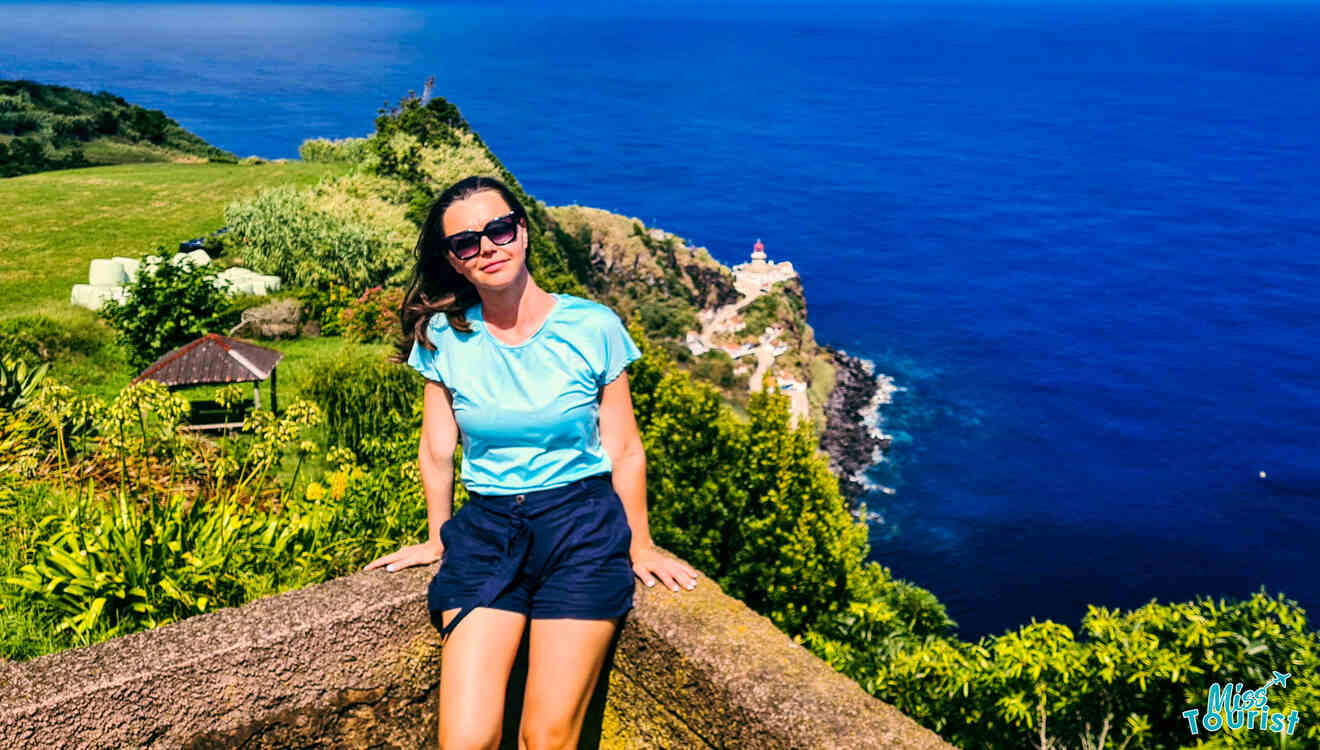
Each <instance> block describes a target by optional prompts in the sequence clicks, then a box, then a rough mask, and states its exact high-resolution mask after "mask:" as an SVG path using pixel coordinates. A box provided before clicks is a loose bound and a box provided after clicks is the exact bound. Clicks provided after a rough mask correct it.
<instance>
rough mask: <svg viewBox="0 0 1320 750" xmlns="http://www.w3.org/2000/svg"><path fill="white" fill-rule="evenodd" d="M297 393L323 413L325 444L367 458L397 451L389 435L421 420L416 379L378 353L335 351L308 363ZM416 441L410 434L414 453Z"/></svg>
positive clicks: (372, 460) (401, 432) (408, 429)
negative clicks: (325, 358) (316, 362)
mask: <svg viewBox="0 0 1320 750" xmlns="http://www.w3.org/2000/svg"><path fill="white" fill-rule="evenodd" d="M301 395H302V397H303V398H306V399H308V400H310V401H312V402H314V403H315V404H316V405H317V406H319V407H320V408H321V411H322V413H323V414H324V415H325V426H326V430H327V433H328V435H329V439H328V444H329V445H331V446H338V447H342V448H346V449H347V450H349V451H352V452H353V454H354V455H355V456H356V457H357V458H359V459H362V460H364V461H366V462H368V463H369V464H375V463H380V462H381V461H383V460H386V459H388V458H389V457H391V456H395V455H397V453H398V451H397V450H395V449H394V446H393V443H394V441H397V440H399V439H401V437H402V436H406V435H408V434H409V433H410V432H411V431H412V430H413V429H414V428H415V427H417V426H418V425H420V423H421V419H420V406H421V399H422V381H421V379H420V378H419V377H417V375H416V373H414V372H413V371H412V370H411V368H409V367H407V366H405V365H400V364H395V363H392V362H389V361H387V360H385V359H384V358H383V357H380V356H378V355H373V354H368V353H353V354H342V355H340V354H338V353H336V356H335V357H334V358H332V359H331V360H330V361H328V362H323V363H319V365H318V366H317V367H315V368H313V369H312V373H311V375H310V377H309V378H308V380H307V381H306V382H305V383H304V384H303V387H302V391H301ZM416 445H417V443H416V440H415V439H412V440H411V448H410V449H409V450H411V451H412V453H413V456H414V457H415V455H416Z"/></svg>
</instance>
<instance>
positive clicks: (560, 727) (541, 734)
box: [518, 714, 578, 750]
mask: <svg viewBox="0 0 1320 750" xmlns="http://www.w3.org/2000/svg"><path fill="white" fill-rule="evenodd" d="M577 730H578V728H577V727H576V726H574V724H573V723H572V722H571V721H542V720H536V719H531V720H529V717H528V716H526V715H525V714H524V715H523V722H522V726H521V727H519V729H518V739H519V743H518V748H519V750H559V749H560V748H572V747H573V746H574V745H575V744H576V743H577Z"/></svg>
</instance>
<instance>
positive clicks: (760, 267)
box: [733, 240, 798, 294]
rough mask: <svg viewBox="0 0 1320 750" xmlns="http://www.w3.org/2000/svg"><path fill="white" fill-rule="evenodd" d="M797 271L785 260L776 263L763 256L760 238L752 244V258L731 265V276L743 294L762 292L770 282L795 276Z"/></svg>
mask: <svg viewBox="0 0 1320 750" xmlns="http://www.w3.org/2000/svg"><path fill="white" fill-rule="evenodd" d="M797 275H798V273H797V271H795V270H793V264H792V263H791V262H790V261H787V260H781V261H779V262H778V263H775V262H774V261H771V260H769V259H767V258H766V256H765V245H762V244H761V241H760V240H757V241H756V244H755V245H752V259H751V260H749V261H747V262H746V263H739V264H738V265H736V266H734V267H733V277H734V280H735V282H736V285H737V287H738V288H739V291H741V292H743V293H744V294H750V293H754V292H764V291H765V290H767V289H769V288H770V285H771V284H774V283H776V282H779V281H788V280H789V279H795V278H797Z"/></svg>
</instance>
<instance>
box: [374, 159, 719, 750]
mask: <svg viewBox="0 0 1320 750" xmlns="http://www.w3.org/2000/svg"><path fill="white" fill-rule="evenodd" d="M528 239H529V237H528V224H527V214H526V212H525V210H524V209H523V206H522V204H521V203H520V202H519V201H518V199H517V197H516V196H514V195H513V193H512V192H511V191H510V190H509V189H508V188H507V187H506V186H505V185H504V184H503V183H501V182H499V181H498V180H495V179H492V178H488V177H469V178H467V179H465V180H462V181H460V182H458V183H456V184H454V185H453V186H451V187H450V188H448V189H447V190H445V191H444V193H442V194H441V195H440V197H439V198H438V199H437V200H436V202H435V205H433V206H432V208H431V211H430V214H429V215H428V216H427V219H426V223H425V225H424V226H423V228H422V233H421V237H420V238H419V239H418V242H417V267H416V271H415V274H414V278H413V283H412V285H411V288H410V289H409V292H408V294H407V296H406V298H405V300H404V306H403V311H402V319H403V332H404V341H403V345H402V347H401V350H400V359H403V355H404V354H405V353H406V355H407V362H408V364H409V365H411V366H412V367H414V368H416V369H417V370H418V371H419V372H421V373H422V374H423V375H424V376H425V377H426V379H427V382H426V386H425V396H424V400H423V416H422V435H421V445H420V447H419V451H418V460H419V462H420V468H421V477H422V488H423V490H424V492H425V495H426V507H427V515H428V519H429V527H430V535H429V538H428V539H427V540H426V541H425V542H422V543H421V544H415V545H410V546H406V547H404V548H402V549H400V550H399V551H397V552H394V553H393V554H390V555H385V556H383V557H381V558H379V559H377V560H375V561H373V562H372V563H371V564H369V565H368V566H367V569H368V570H370V569H373V568H376V567H380V566H385V569H386V570H388V571H395V570H401V569H403V568H405V567H408V566H411V565H424V564H429V563H432V562H435V561H436V560H441V561H442V562H441V565H440V568H439V569H438V570H437V572H436V574H435V576H434V577H433V578H432V580H431V584H430V587H429V589H428V596H427V600H428V607H429V608H430V610H431V621H432V623H433V624H434V625H435V626H436V628H437V629H439V630H440V633H441V637H442V639H444V640H443V643H444V659H443V663H442V666H441V674H440V710H439V714H440V721H439V725H440V728H439V732H440V737H439V740H440V746H441V747H442V748H444V749H445V750H454V749H455V748H479V747H480V748H493V747H496V746H497V745H498V744H499V740H500V729H501V724H502V717H503V710H504V694H505V689H506V687H507V684H508V679H509V672H510V670H511V669H512V666H513V661H514V657H515V656H516V654H517V651H518V647H519V644H520V643H521V640H522V635H523V631H524V628H525V627H529V621H530V633H529V634H528V665H527V670H528V671H527V687H526V694H525V697H524V705H523V714H522V719H521V721H522V723H521V727H520V730H519V733H520V739H521V741H522V743H521V744H522V745H523V746H524V747H526V748H529V749H530V750H538V749H539V748H560V747H573V746H575V745H576V744H577V740H578V735H579V734H580V733H581V730H582V723H583V718H584V716H585V712H586V708H587V702H588V700H589V698H590V696H591V694H592V691H593V690H594V688H595V685H596V682H597V679H598V677H599V675H600V672H601V669H602V666H603V664H604V660H605V657H606V652H607V649H608V647H609V644H610V642H611V640H612V638H613V636H614V632H615V628H616V627H617V626H618V624H619V621H620V619H621V617H622V616H623V615H624V614H626V613H627V611H628V610H630V609H631V608H632V604H633V602H632V594H633V585H634V584H633V576H634V575H635V576H637V577H638V578H640V579H641V580H642V581H643V582H644V583H645V584H646V585H647V586H653V585H654V584H655V582H656V581H657V580H658V581H660V582H661V583H663V584H665V585H666V586H668V587H669V588H670V589H672V590H673V591H679V590H680V586H683V587H686V588H688V589H691V588H693V587H694V586H695V585H696V579H697V572H696V571H695V570H693V569H692V568H690V567H688V566H687V565H685V564H683V563H681V562H679V561H678V560H675V559H673V558H670V557H668V556H665V555H662V554H661V553H660V552H659V551H657V550H656V549H655V548H654V547H653V546H652V542H651V537H650V531H649V527H648V525H647V519H646V459H645V456H644V455H643V452H642V441H641V438H640V436H639V435H638V433H637V423H636V420H635V419H634V415H633V408H632V397H631V395H630V394H629V391H628V376H627V373H625V372H624V368H625V367H626V366H627V365H628V364H629V363H630V362H632V361H633V360H635V359H636V358H637V357H639V356H640V354H641V353H640V352H639V351H638V349H637V346H636V344H634V343H633V341H632V339H631V338H630V337H629V336H628V332H627V329H626V328H624V326H623V323H622V321H621V320H619V317H618V316H617V315H616V314H614V312H613V311H612V310H610V309H609V308H608V307H606V306H604V305H601V304H600V303H597V302H594V301H591V300H586V299H583V298H580V297H576V296H573V295H568V294H550V293H547V292H546V291H544V290H542V289H541V288H540V287H539V286H537V284H536V280H535V279H533V278H532V277H531V275H530V274H529V272H528V268H527V248H528ZM460 429H461V432H462V437H463V466H462V477H463V484H464V486H465V487H466V488H467V490H468V493H469V495H470V497H471V501H470V502H468V503H467V504H466V505H464V506H463V508H462V509H461V510H460V511H459V512H458V513H457V514H453V515H452V517H451V511H452V500H453V455H454V448H455V444H456V442H457V438H458V434H459V432H460Z"/></svg>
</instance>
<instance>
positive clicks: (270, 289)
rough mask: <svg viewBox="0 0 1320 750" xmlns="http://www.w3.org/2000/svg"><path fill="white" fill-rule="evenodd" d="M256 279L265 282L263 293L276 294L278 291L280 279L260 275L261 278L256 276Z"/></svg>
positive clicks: (273, 276)
mask: <svg viewBox="0 0 1320 750" xmlns="http://www.w3.org/2000/svg"><path fill="white" fill-rule="evenodd" d="M257 278H259V279H261V280H262V281H264V282H266V291H265V293H266V294H271V293H274V292H278V291H279V290H280V286H281V284H280V277H278V276H275V275H262V276H258V277H257Z"/></svg>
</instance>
